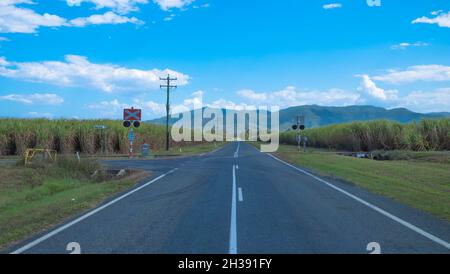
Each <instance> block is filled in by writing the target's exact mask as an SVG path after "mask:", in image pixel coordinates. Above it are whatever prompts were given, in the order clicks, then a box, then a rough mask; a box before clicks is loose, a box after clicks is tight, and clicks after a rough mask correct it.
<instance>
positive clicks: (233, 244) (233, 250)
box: [229, 165, 237, 254]
mask: <svg viewBox="0 0 450 274" xmlns="http://www.w3.org/2000/svg"><path fill="white" fill-rule="evenodd" d="M231 195H232V196H231V222H230V250H229V253H230V254H237V228H236V227H237V224H236V166H235V165H233V191H232V194H231Z"/></svg>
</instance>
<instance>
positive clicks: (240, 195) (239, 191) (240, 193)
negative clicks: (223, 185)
mask: <svg viewBox="0 0 450 274" xmlns="http://www.w3.org/2000/svg"><path fill="white" fill-rule="evenodd" d="M238 194H239V195H238V197H239V202H243V201H244V196H242V188H240V187H239V188H238Z"/></svg>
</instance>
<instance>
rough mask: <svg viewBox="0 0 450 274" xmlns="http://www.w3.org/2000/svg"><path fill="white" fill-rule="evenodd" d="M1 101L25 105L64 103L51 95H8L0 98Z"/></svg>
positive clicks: (56, 96) (55, 95) (54, 95)
mask: <svg viewBox="0 0 450 274" xmlns="http://www.w3.org/2000/svg"><path fill="white" fill-rule="evenodd" d="M1 100H5V101H12V102H18V103H22V104H27V105H32V104H40V105H60V104H62V103H64V99H63V98H62V97H61V96H59V95H57V94H52V93H34V94H9V95H4V96H0V101H1Z"/></svg>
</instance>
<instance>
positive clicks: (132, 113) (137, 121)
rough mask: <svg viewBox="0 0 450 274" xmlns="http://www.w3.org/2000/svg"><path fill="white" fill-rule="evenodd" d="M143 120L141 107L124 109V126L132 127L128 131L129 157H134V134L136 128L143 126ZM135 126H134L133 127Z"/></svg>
mask: <svg viewBox="0 0 450 274" xmlns="http://www.w3.org/2000/svg"><path fill="white" fill-rule="evenodd" d="M141 120H142V110H141V109H135V108H130V109H124V110H123V126H124V127H126V128H131V129H130V131H129V132H128V141H129V142H130V148H129V157H130V158H132V157H133V143H134V140H135V138H136V137H135V135H134V130H133V127H134V128H139V127H140V126H141ZM131 126H133V127H131Z"/></svg>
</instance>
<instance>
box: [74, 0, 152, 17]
mask: <svg viewBox="0 0 450 274" xmlns="http://www.w3.org/2000/svg"><path fill="white" fill-rule="evenodd" d="M66 2H67V4H68V5H69V6H80V5H81V4H82V3H83V2H86V3H92V4H94V5H95V8H96V9H103V8H108V9H112V10H114V11H116V12H118V13H121V14H125V13H129V12H131V11H137V10H139V9H138V7H137V5H138V4H147V3H148V0H66Z"/></svg>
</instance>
